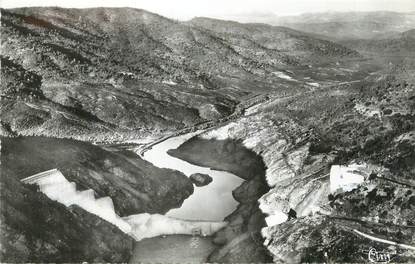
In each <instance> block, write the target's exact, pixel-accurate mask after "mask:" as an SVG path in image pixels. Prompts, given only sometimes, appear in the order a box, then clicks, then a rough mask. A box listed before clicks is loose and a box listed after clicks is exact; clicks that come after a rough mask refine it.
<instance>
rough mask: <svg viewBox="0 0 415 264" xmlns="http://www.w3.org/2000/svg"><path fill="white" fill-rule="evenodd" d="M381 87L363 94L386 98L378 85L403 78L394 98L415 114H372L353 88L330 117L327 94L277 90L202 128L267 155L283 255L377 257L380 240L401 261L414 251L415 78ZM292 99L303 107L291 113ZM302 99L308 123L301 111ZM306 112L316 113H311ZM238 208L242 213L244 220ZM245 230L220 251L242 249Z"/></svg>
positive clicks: (263, 202) (272, 234)
mask: <svg viewBox="0 0 415 264" xmlns="http://www.w3.org/2000/svg"><path fill="white" fill-rule="evenodd" d="M373 87H375V88H373V90H371V88H370V89H368V91H367V94H366V92H365V93H363V94H361V98H360V99H359V101H362V102H364V101H365V100H372V101H375V102H372V104H376V105H379V107H380V108H381V107H382V105H383V104H387V103H388V101H385V102H386V103H384V102H383V97H381V96H379V97H376V96H374V94H382V92H384V91H383V90H386V91H389V90H390V88H389V87H394V88H395V89H394V90H393V91H391V92H390V93H389V92H388V93H389V94H390V96H391V97H392V98H391V99H390V100H392V101H400V102H401V104H400V106H401V108H402V111H404V112H405V113H407V114H405V115H395V116H383V117H382V118H381V119H379V117H374V116H368V115H363V114H362V113H360V112H359V111H357V110H356V109H354V108H353V107H354V106H353V104H350V103H349V102H347V97H346V98H344V97H343V98H342V99H341V100H342V102H344V105H343V110H342V111H344V112H342V113H339V114H338V115H337V116H335V117H332V116H331V117H326V118H325V119H320V118H319V117H318V116H319V115H326V114H325V111H327V109H325V108H321V107H320V105H321V104H322V103H321V102H322V101H324V100H325V96H326V95H320V96H319V100H318V102H317V101H316V102H315V104H314V102H312V99H310V98H302V97H296V98H295V99H293V100H288V101H289V102H287V103H284V102H283V100H281V99H275V100H270V102H266V103H264V104H261V105H258V106H256V107H254V108H253V109H248V110H247V112H248V115H246V116H244V117H242V118H240V119H238V120H236V121H234V122H232V123H228V124H227V125H225V126H223V127H220V128H218V129H216V130H210V131H209V132H207V133H205V134H202V135H201V137H202V138H205V139H220V140H224V139H229V138H230V139H233V140H240V141H242V143H243V144H244V145H245V147H247V148H249V149H251V150H253V151H254V152H256V153H258V154H260V155H261V156H262V158H263V161H264V163H265V166H266V174H265V180H266V182H267V184H268V186H269V187H270V189H269V190H268V191H267V192H266V193H265V194H263V195H262V196H261V197H260V198H259V199H258V201H259V208H260V209H261V211H262V212H263V213H264V214H265V222H266V224H267V227H264V228H262V235H263V237H264V238H265V242H264V245H265V246H266V248H267V249H268V251H269V252H270V254H271V255H272V258H273V260H274V261H275V262H290V263H291V262H293V263H298V262H330V261H335V262H367V261H370V260H369V259H368V254H367V252H368V251H369V250H370V249H371V248H375V249H376V250H377V251H378V252H382V251H383V252H389V253H390V254H391V255H393V254H395V257H396V258H395V260H396V261H413V259H414V257H415V254H414V251H413V250H412V249H411V248H413V245H412V243H413V237H414V236H415V232H414V230H413V228H412V226H413V224H414V223H413V220H412V219H414V217H415V215H414V213H413V212H414V208H415V204H414V201H415V200H414V194H413V188H414V183H413V171H414V165H415V164H414V163H413V158H414V157H415V148H413V146H414V143H413V142H414V138H415V134H414V133H413V131H412V132H411V130H413V129H414V128H415V124H414V119H413V113H414V108H413V105H412V106H410V105H409V102H408V99H405V98H404V96H403V94H404V93H403V92H402V91H405V89H408V88H407V87H409V86H408V85H405V84H404V85H401V84H396V85H394V84H386V85H384V84H380V85H379V84H378V85H374V86H373ZM343 96H344V93H343ZM374 98H378V99H374ZM327 100H330V101H332V100H333V98H332V97H330V98H329V99H327ZM343 100H344V101H343ZM376 100H377V101H376ZM310 102H312V103H310ZM317 105H318V106H317ZM280 106H281V107H280ZM325 106H326V107H327V104H326V105H325ZM283 107H288V108H290V109H293V112H292V113H281V112H283V111H284V110H283ZM304 107H305V109H304ZM298 109H301V113H302V115H301V118H303V121H302V122H301V123H299V122H297V121H296V118H295V117H296V111H297V110H298ZM315 109H320V110H319V111H321V112H318V111H317V112H313V111H315ZM304 112H307V113H309V114H308V115H306V117H304V115H303V114H304ZM346 113H351V114H350V116H351V117H350V116H348V117H344V116H346ZM408 113H410V114H408ZM323 120H324V121H323ZM339 120H340V122H339ZM367 124H370V129H365V127H366V126H367ZM398 124H399V125H398ZM316 127H318V129H319V130H318V131H319V133H316V130H315V128H316ZM385 127H388V128H385ZM350 130H352V131H350ZM356 142H357V143H358V144H357V145H356ZM411 159H412V161H410V160H411ZM411 189H412V190H411ZM241 207H242V206H241ZM237 211H238V210H237ZM237 211H236V212H235V214H234V215H232V217H235V219H238V220H239V221H241V222H243V221H244V218H243V217H242V216H241V215H242V214H241V212H239V213H238V212H237ZM236 237H237V236H235V237H234V239H235V242H234V243H235V244H234V245H233V247H230V246H228V251H227V252H222V254H221V255H220V256H226V254H229V256H230V255H232V253H231V252H232V250H234V251H235V252H236V251H237V248H238V246H236V244H237V243H238V242H236V241H238V240H237V238H236ZM382 239H383V240H382ZM385 240H386V241H389V244H388V243H384V241H385ZM382 241H383V242H382ZM231 243H232V242H231ZM398 244H403V245H398ZM226 245H229V244H226ZM226 245H225V247H226ZM241 245H242V244H241ZM390 245H392V246H390ZM231 248H233V249H232V250H231ZM222 250H224V249H222ZM350 252H353V254H351V253H350ZM362 252H366V253H362ZM215 256H217V255H215Z"/></svg>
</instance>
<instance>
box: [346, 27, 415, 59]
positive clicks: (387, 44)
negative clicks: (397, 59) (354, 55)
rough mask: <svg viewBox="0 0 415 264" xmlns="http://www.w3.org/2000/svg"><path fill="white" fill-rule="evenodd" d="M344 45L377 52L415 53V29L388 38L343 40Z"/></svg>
mask: <svg viewBox="0 0 415 264" xmlns="http://www.w3.org/2000/svg"><path fill="white" fill-rule="evenodd" d="M414 28H415V25H414ZM341 43H342V44H343V45H345V46H347V47H350V48H353V49H356V50H359V51H363V52H375V53H383V54H385V53H386V54H388V53H402V54H408V55H410V54H411V53H412V54H413V53H414V52H415V29H411V30H408V31H405V32H402V33H397V34H393V35H391V36H389V37H388V38H381V39H354V40H348V41H342V42H341Z"/></svg>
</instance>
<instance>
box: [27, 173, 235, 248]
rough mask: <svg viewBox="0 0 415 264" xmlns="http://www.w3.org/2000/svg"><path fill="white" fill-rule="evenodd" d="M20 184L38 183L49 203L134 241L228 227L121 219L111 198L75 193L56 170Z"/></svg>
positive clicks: (148, 217) (147, 217)
mask: <svg viewBox="0 0 415 264" xmlns="http://www.w3.org/2000/svg"><path fill="white" fill-rule="evenodd" d="M21 181H22V182H23V183H26V184H37V185H38V186H39V190H40V191H41V192H42V193H44V194H45V195H46V196H48V197H49V198H50V199H51V200H54V201H57V202H59V203H61V204H63V205H65V206H67V207H69V206H71V205H78V206H79V207H81V208H82V209H84V210H85V211H87V212H89V213H91V214H94V215H96V216H98V217H100V218H101V219H103V220H105V221H107V222H109V223H111V224H113V225H115V226H116V227H118V228H119V229H120V230H121V231H122V232H124V233H126V234H128V235H130V236H132V237H133V238H134V239H135V240H137V241H139V240H141V239H143V238H150V237H156V236H161V235H172V234H181V235H201V236H210V235H213V234H214V233H215V232H217V231H218V230H219V229H221V228H223V227H225V226H226V225H227V222H224V221H220V222H213V221H211V222H210V221H191V220H182V219H176V218H173V217H168V216H164V215H160V214H148V213H142V214H136V215H131V216H127V217H123V218H122V217H120V216H119V215H117V214H116V212H115V210H114V204H113V202H112V199H111V198H110V197H102V198H96V197H95V192H94V190H92V189H88V190H84V191H78V190H76V184H75V183H74V182H69V181H68V180H67V179H66V178H65V176H64V175H63V174H62V173H61V172H60V171H59V170H58V169H52V170H48V171H44V172H41V173H38V174H35V175H33V176H30V177H27V178H24V179H22V180H21Z"/></svg>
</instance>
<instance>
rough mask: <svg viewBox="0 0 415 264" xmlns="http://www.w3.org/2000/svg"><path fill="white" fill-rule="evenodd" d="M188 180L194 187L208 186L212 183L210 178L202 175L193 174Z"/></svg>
mask: <svg viewBox="0 0 415 264" xmlns="http://www.w3.org/2000/svg"><path fill="white" fill-rule="evenodd" d="M189 179H190V180H191V181H192V182H193V184H194V185H196V186H197V187H201V186H205V185H208V184H209V183H211V182H212V177H210V176H209V175H207V174H202V173H195V174H192V175H190V177H189Z"/></svg>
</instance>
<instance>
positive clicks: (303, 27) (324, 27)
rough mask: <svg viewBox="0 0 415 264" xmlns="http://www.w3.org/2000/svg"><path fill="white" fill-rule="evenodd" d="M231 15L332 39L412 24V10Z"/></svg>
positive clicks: (388, 32)
mask: <svg viewBox="0 0 415 264" xmlns="http://www.w3.org/2000/svg"><path fill="white" fill-rule="evenodd" d="M231 18H232V19H234V20H237V21H241V22H257V23H266V24H270V25H274V26H286V27H289V28H293V29H297V30H300V31H304V32H309V33H313V34H317V35H319V36H322V37H326V38H328V39H332V40H346V39H347V40H349V39H371V38H385V37H389V36H391V35H393V34H395V33H399V32H404V31H407V30H410V29H413V28H415V12H408V13H398V12H389V11H378V12H324V13H305V14H301V15H295V16H277V15H275V14H273V13H261V14H259V13H251V14H241V15H232V16H231Z"/></svg>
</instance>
